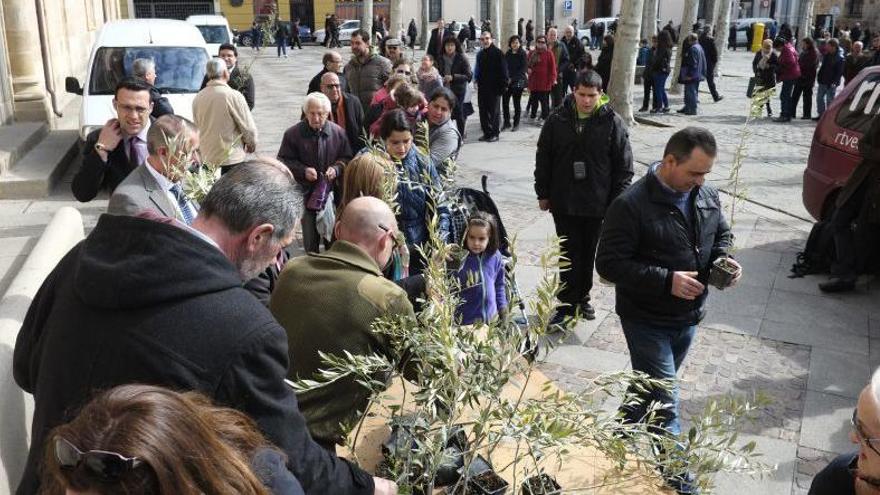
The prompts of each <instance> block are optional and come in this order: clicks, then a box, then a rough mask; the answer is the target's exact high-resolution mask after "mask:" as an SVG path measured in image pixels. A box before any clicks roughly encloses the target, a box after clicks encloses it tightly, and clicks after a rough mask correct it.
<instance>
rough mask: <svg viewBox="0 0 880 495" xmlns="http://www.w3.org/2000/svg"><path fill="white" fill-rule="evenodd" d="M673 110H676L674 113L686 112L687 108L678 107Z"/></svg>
mask: <svg viewBox="0 0 880 495" xmlns="http://www.w3.org/2000/svg"><path fill="white" fill-rule="evenodd" d="M675 112H676V113H685V112H687V108H679V109H678V110H676V111H675Z"/></svg>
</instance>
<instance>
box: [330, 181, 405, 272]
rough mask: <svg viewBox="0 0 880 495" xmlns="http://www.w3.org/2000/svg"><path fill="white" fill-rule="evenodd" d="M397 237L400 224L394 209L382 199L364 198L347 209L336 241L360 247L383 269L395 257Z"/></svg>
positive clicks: (352, 201)
mask: <svg viewBox="0 0 880 495" xmlns="http://www.w3.org/2000/svg"><path fill="white" fill-rule="evenodd" d="M396 234H397V220H396V219H395V218H394V212H393V211H391V208H389V207H388V205H387V204H386V203H385V202H384V201H382V200H381V199H379V198H374V197H372V196H362V197H360V198H355V199H353V200H351V202H350V203H348V204H347V205H345V210H344V211H343V213H342V218H340V219H339V222H338V223H337V224H336V238H337V239H339V240H341V241H347V242H350V243H352V244H355V245H357V246H358V247H360V248H361V249H363V250H364V251H366V253H367V254H369V255H370V257H371V258H373V260H374V261H376V264H377V265H378V266H379V267H380V268H381V267H383V266H384V265H385V264H386V263H387V262H388V259H389V258H390V257H391V247H392V246H393V244H394V241H393V239H392V236H394V235H396Z"/></svg>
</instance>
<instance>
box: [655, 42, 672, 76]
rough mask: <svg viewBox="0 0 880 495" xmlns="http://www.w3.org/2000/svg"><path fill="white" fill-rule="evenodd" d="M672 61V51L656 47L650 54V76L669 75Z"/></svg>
mask: <svg viewBox="0 0 880 495" xmlns="http://www.w3.org/2000/svg"><path fill="white" fill-rule="evenodd" d="M671 61H672V50H670V49H669V48H665V47H659V46H658V47H657V48H655V49H654V50H652V53H651V74H669V72H670V67H669V64H670V62H671Z"/></svg>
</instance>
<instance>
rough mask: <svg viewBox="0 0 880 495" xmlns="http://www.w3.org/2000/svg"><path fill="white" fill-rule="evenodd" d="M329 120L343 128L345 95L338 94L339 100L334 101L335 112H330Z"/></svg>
mask: <svg viewBox="0 0 880 495" xmlns="http://www.w3.org/2000/svg"><path fill="white" fill-rule="evenodd" d="M330 120H331V121H333V123H334V124H336V125H338V126H339V127H342V129H343V130H344V129H345V96H344V95H342V94H340V95H339V101H337V102H336V112H330Z"/></svg>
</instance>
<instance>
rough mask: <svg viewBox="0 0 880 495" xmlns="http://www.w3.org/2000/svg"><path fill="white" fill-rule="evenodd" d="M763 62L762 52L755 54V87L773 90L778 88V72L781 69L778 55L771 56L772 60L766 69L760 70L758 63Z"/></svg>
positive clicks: (753, 64)
mask: <svg viewBox="0 0 880 495" xmlns="http://www.w3.org/2000/svg"><path fill="white" fill-rule="evenodd" d="M760 61H761V52H760V51H758V52H757V53H755V58H753V59H752V71H754V73H755V85H756V86H759V87H762V88H772V87H774V86H776V71H777V68H778V67H779V57H777V56H776V53H775V52H774V53H771V54H770V60H769V61H768V63H767V67H765V68H764V69H759V68H758V62H760Z"/></svg>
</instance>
